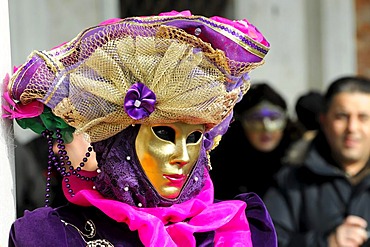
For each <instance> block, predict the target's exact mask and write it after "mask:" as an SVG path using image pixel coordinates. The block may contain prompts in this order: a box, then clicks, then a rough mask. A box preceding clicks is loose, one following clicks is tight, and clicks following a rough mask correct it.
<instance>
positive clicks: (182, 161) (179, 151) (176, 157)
mask: <svg viewBox="0 0 370 247" xmlns="http://www.w3.org/2000/svg"><path fill="white" fill-rule="evenodd" d="M189 162H190V156H189V152H188V148H187V145H186V140H182V141H180V142H177V143H176V145H175V151H174V154H173V156H172V159H171V164H172V165H179V166H180V167H182V166H185V165H186V164H188V163H189Z"/></svg>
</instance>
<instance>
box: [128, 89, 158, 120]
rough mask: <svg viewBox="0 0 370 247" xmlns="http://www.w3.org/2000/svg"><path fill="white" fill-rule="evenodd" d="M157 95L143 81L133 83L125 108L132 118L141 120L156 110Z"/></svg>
mask: <svg viewBox="0 0 370 247" xmlns="http://www.w3.org/2000/svg"><path fill="white" fill-rule="evenodd" d="M155 102H156V96H155V94H154V92H153V91H151V90H150V89H149V88H148V87H147V86H146V85H144V84H143V83H141V82H137V83H135V84H133V85H132V86H131V87H130V89H129V90H127V94H126V97H125V101H124V109H125V112H126V113H127V115H129V116H130V117H131V118H132V119H135V120H139V119H142V118H145V117H148V116H149V115H150V114H151V113H152V112H153V111H154V110H155V107H154V105H155Z"/></svg>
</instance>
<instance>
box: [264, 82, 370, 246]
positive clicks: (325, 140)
mask: <svg viewBox="0 0 370 247" xmlns="http://www.w3.org/2000/svg"><path fill="white" fill-rule="evenodd" d="M369 105H370V80H369V79H367V78H362V77H357V76H348V77H342V78H339V79H337V80H335V81H334V82H332V83H331V85H330V86H329V88H328V90H327V92H326V94H325V96H324V106H323V112H322V113H321V114H320V126H321V128H320V131H319V132H318V134H317V136H316V137H315V138H314V139H313V141H312V143H311V144H310V145H308V148H307V149H306V150H302V151H303V152H304V155H300V156H299V157H302V158H303V159H302V160H290V161H289V163H290V164H289V165H287V166H284V168H282V169H281V170H280V171H279V173H278V174H277V176H276V181H277V183H276V186H274V187H272V188H270V190H269V191H268V192H267V193H266V195H265V197H264V201H265V203H266V205H267V207H268V209H269V212H270V213H271V216H272V218H273V221H274V224H275V227H276V229H277V234H278V239H279V246H281V247H286V246H330V247H333V246H370V245H369V242H368V234H367V231H369V222H370V207H369V204H370V167H369V165H370V164H369V157H370V156H369V155H370V108H369Z"/></svg>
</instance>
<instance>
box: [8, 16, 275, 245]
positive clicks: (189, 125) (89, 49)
mask: <svg viewBox="0 0 370 247" xmlns="http://www.w3.org/2000/svg"><path fill="white" fill-rule="evenodd" d="M268 48H269V44H268V42H267V41H266V40H265V38H264V37H263V36H262V34H261V33H260V32H259V31H258V30H257V29H256V28H255V27H254V26H253V25H252V24H250V23H249V22H248V21H247V20H242V21H231V20H228V19H225V18H222V17H211V18H206V17H203V16H194V15H192V14H191V13H190V12H189V11H183V12H180V13H179V12H176V11H173V12H169V13H163V14H160V15H159V16H148V17H131V18H125V19H112V20H109V21H105V22H103V23H101V24H100V25H98V26H94V27H90V28H88V29H86V30H84V31H83V32H81V33H80V34H79V35H78V36H77V37H76V38H75V39H73V40H72V41H70V42H67V43H65V44H63V45H61V46H59V47H57V48H54V49H52V50H51V51H35V52H33V53H32V54H31V55H30V56H29V59H28V61H27V62H26V63H25V64H23V65H22V66H21V67H20V68H19V69H18V70H17V71H16V72H15V74H14V75H13V76H12V77H11V79H10V81H9V85H8V90H9V91H8V92H6V93H5V94H4V97H5V99H6V100H7V101H8V102H9V104H10V105H11V107H7V111H8V112H9V114H8V117H10V118H15V119H16V120H17V122H18V123H19V124H20V125H21V126H23V127H28V128H31V129H33V130H34V131H36V132H38V133H41V134H42V135H43V136H45V137H46V138H47V140H48V143H50V148H49V150H50V151H49V155H50V156H49V161H50V162H49V166H50V167H51V166H56V167H57V170H58V171H60V173H61V174H62V176H63V189H64V195H65V196H66V198H67V200H68V201H69V204H68V205H66V206H62V207H58V208H51V207H43V208H39V209H36V210H34V211H32V212H26V213H25V215H24V217H22V218H19V219H17V220H16V221H15V222H14V224H13V225H12V228H11V232H10V238H9V245H10V246H50V245H57V246H74V247H75V246H235V245H238V246H253V245H254V246H276V235H275V231H274V227H273V225H272V223H271V221H270V217H269V214H268V212H267V211H266V209H265V207H264V204H263V202H262V201H261V199H260V198H259V197H258V196H256V195H255V194H242V195H240V196H239V200H233V201H214V195H213V184H212V181H211V180H210V177H209V167H210V161H209V152H210V150H212V149H213V148H215V147H216V146H217V143H218V141H219V139H220V137H221V136H222V135H223V134H224V133H225V130H227V127H228V125H229V122H230V120H231V118H232V109H233V107H234V105H235V104H236V103H237V102H238V101H239V100H240V99H241V97H242V96H243V95H244V94H245V93H246V92H247V90H248V88H249V77H248V72H250V71H251V70H252V69H254V68H256V67H258V66H259V65H261V64H262V63H263V62H264V60H263V58H264V56H265V55H266V53H267V51H268ZM73 133H74V135H79V136H80V135H83V136H85V138H86V140H87V141H88V142H89V143H91V144H92V148H91V147H89V148H88V149H87V151H86V154H85V157H84V158H83V159H82V161H81V162H80V163H79V164H72V163H71V161H70V158H69V155H68V152H67V151H66V148H65V145H66V143H69V142H71V141H72V138H73ZM55 141H56V142H57V148H59V151H58V155H59V158H60V159H59V160H60V162H57V161H56V159H55V157H54V156H53V151H52V149H53V146H52V144H53V142H55ZM92 151H94V152H95V154H96V160H97V164H98V165H97V168H96V169H95V170H94V169H93V170H91V166H90V167H89V169H87V170H85V169H84V168H85V164H86V162H87V161H88V159H89V158H90V157H91V152H92ZM47 186H48V184H47ZM47 191H48V188H47ZM46 196H47V195H46ZM46 203H48V200H47V199H46Z"/></svg>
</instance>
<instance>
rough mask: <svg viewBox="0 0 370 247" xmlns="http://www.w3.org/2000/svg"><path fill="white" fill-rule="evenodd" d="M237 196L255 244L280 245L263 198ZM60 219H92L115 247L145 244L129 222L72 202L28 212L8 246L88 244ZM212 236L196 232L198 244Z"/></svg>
mask: <svg viewBox="0 0 370 247" xmlns="http://www.w3.org/2000/svg"><path fill="white" fill-rule="evenodd" d="M236 199H238V200H243V201H245V202H247V204H248V207H247V210H246V211H245V213H246V215H247V218H248V221H249V223H250V227H251V230H252V241H253V245H254V246H257V247H263V246H265V247H273V246H277V243H276V235H275V229H274V227H273V224H272V221H271V218H270V216H269V214H268V213H267V210H266V208H265V206H264V204H263V202H262V201H261V199H260V198H259V197H258V196H257V195H256V194H254V193H248V194H241V195H239V196H237V197H236ZM61 219H63V220H65V221H68V222H71V223H72V224H74V225H75V226H79V229H84V225H85V223H86V221H87V220H89V219H90V220H92V221H93V222H94V224H95V226H96V228H97V233H96V236H95V239H108V240H109V241H110V242H111V243H112V244H113V245H114V246H116V247H121V246H125V247H129V246H135V247H137V246H143V245H142V243H141V241H140V239H139V237H138V234H137V232H136V231H131V230H130V229H129V228H128V227H127V225H126V224H123V223H117V222H115V221H114V220H112V219H110V218H108V217H107V216H106V215H104V214H103V213H102V212H101V211H99V210H98V209H96V208H94V207H79V206H75V205H73V204H71V205H67V206H65V207H61V208H57V209H52V208H39V209H36V210H34V211H32V212H26V214H25V216H24V217H23V218H20V219H18V220H17V221H16V222H15V223H14V224H13V226H12V229H11V232H10V238H9V247H12V246H28V247H33V246H38V247H43V246H45V247H46V246H58V247H65V246H70V247H78V246H86V243H85V242H84V241H83V239H82V237H81V236H80V234H79V233H78V232H77V231H76V230H75V229H74V228H72V227H65V226H64V224H63V223H62V222H61V221H60V220H61ZM30 229H33V230H32V231H30ZM213 237H214V234H213V232H206V233H196V236H195V238H196V243H197V246H214V245H213V244H214V242H213Z"/></svg>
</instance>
